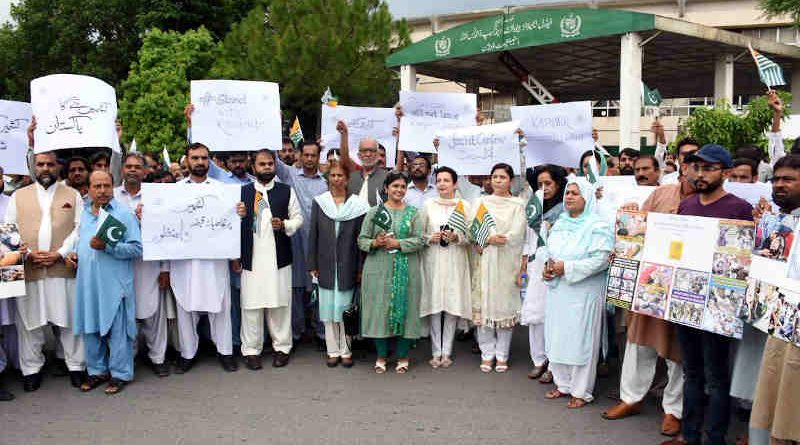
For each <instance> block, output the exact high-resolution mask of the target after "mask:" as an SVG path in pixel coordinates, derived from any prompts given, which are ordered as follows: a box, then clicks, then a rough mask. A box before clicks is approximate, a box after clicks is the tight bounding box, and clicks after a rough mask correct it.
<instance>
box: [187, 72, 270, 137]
mask: <svg viewBox="0 0 800 445" xmlns="http://www.w3.org/2000/svg"><path fill="white" fill-rule="evenodd" d="M191 89H192V92H191V101H192V104H194V113H193V114H192V142H200V143H201V144H203V145H205V146H207V147H208V148H209V150H211V151H254V150H260V149H262V148H268V149H270V150H280V148H281V97H280V92H279V91H278V84H277V83H272V82H252V81H244V80H193V81H192V83H191Z"/></svg>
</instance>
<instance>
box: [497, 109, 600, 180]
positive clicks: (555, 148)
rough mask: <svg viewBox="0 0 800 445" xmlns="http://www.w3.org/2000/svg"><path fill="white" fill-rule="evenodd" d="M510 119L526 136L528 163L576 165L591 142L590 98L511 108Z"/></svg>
mask: <svg viewBox="0 0 800 445" xmlns="http://www.w3.org/2000/svg"><path fill="white" fill-rule="evenodd" d="M511 118H512V119H514V120H517V121H519V123H520V128H522V131H524V132H525V137H526V138H527V139H528V145H527V146H526V150H525V157H526V159H527V163H528V165H539V164H555V165H563V166H567V167H578V160H580V158H581V154H583V152H584V151H586V150H587V148H591V147H592V145H594V142H593V141H592V104H591V102H589V101H583V102H567V103H561V104H547V105H527V106H521V107H511Z"/></svg>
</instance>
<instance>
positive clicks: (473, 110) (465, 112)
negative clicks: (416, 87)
mask: <svg viewBox="0 0 800 445" xmlns="http://www.w3.org/2000/svg"><path fill="white" fill-rule="evenodd" d="M400 104H401V105H402V106H403V118H402V119H400V141H399V144H398V146H399V149H400V150H403V151H416V152H422V153H433V152H434V151H435V149H434V148H433V138H435V137H436V135H437V133H439V132H440V131H442V130H446V129H450V128H463V127H470V126H473V125H475V115H476V114H477V112H478V106H477V99H476V97H475V95H474V94H465V93H417V92H416V91H401V92H400Z"/></svg>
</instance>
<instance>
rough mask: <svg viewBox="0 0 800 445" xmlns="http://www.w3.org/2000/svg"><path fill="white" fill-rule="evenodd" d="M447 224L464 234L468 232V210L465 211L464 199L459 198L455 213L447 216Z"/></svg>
mask: <svg viewBox="0 0 800 445" xmlns="http://www.w3.org/2000/svg"><path fill="white" fill-rule="evenodd" d="M447 225H448V226H450V228H451V229H453V230H457V231H459V232H460V233H462V234H464V235H466V234H467V212H466V211H464V201H462V200H458V204H456V208H455V209H454V210H453V213H451V214H450V217H449V218H447Z"/></svg>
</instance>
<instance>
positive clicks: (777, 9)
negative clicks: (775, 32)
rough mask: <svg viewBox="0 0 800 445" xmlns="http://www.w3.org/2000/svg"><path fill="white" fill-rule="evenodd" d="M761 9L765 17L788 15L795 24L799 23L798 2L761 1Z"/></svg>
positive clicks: (780, 0)
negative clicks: (765, 14)
mask: <svg viewBox="0 0 800 445" xmlns="http://www.w3.org/2000/svg"><path fill="white" fill-rule="evenodd" d="M761 9H762V10H763V11H764V12H766V13H767V16H769V17H774V16H778V15H784V14H787V15H790V16H792V18H794V21H795V22H800V1H798V0H761Z"/></svg>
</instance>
